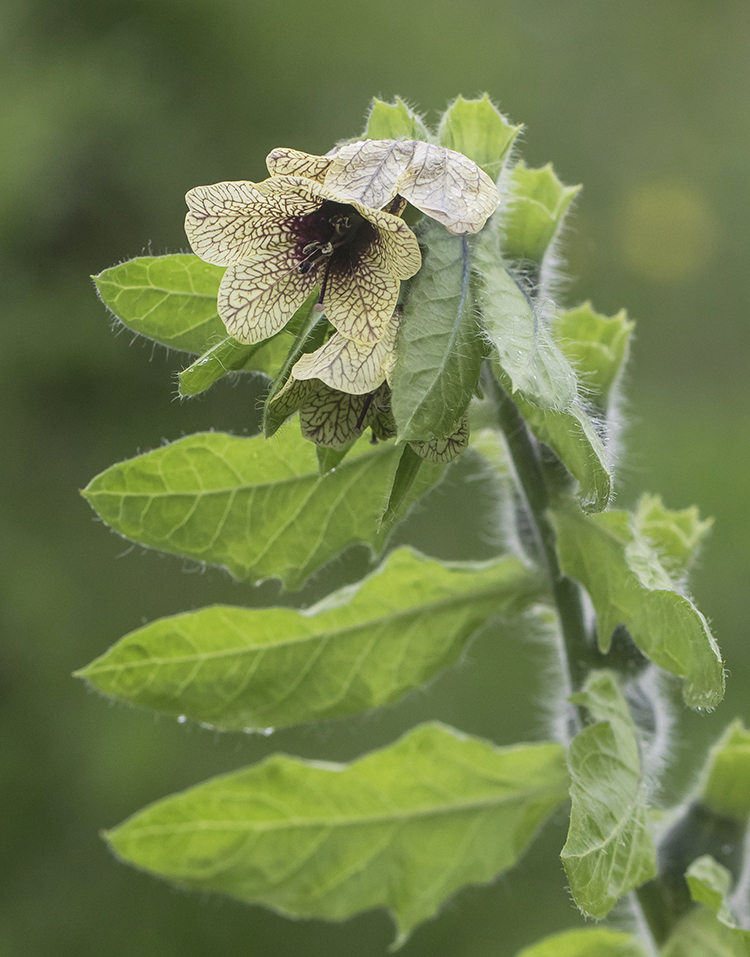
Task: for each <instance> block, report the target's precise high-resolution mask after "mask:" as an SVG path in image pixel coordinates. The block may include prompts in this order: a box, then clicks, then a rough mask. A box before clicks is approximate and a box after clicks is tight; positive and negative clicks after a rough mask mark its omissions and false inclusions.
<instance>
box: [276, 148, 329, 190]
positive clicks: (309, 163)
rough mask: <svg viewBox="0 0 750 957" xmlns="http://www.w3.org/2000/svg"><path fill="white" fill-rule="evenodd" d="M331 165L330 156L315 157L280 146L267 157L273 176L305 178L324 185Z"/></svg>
mask: <svg viewBox="0 0 750 957" xmlns="http://www.w3.org/2000/svg"><path fill="white" fill-rule="evenodd" d="M330 165H331V157H330V156H314V155H313V154H312V153H303V152H301V150H292V149H287V148H286V147H283V146H279V147H277V148H276V149H275V150H271V152H270V153H269V154H268V156H267V157H266V166H267V167H268V172H269V173H270V174H271V176H286V175H292V176H304V177H306V178H307V179H312V180H315V182H316V183H322V182H323V180H324V179H325V176H326V173H327V172H328V168H329V166H330Z"/></svg>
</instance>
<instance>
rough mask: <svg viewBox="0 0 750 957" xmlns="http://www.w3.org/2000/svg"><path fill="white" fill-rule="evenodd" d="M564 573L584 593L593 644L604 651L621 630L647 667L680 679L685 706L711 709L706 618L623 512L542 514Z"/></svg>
mask: <svg viewBox="0 0 750 957" xmlns="http://www.w3.org/2000/svg"><path fill="white" fill-rule="evenodd" d="M550 517H551V520H552V522H553V525H554V527H555V531H556V533H557V549H558V554H559V557H560V564H561V567H562V569H563V571H564V572H565V574H567V575H570V576H572V577H573V578H576V579H577V580H578V581H579V582H581V584H582V585H583V586H584V587H585V588H586V590H587V591H588V593H589V595H590V596H591V600H592V602H593V603H594V608H595V610H596V615H597V619H598V631H599V647H600V648H601V650H602V651H603V652H604V653H606V652H607V651H608V650H609V647H610V643H611V640H612V634H613V632H614V630H615V628H617V626H618V625H624V626H625V627H626V628H627V629H628V631H629V633H630V635H631V637H632V639H633V641H634V642H635V644H636V645H637V646H638V648H640V650H641V651H642V652H643V654H644V655H646V657H647V658H649V659H650V660H651V661H653V662H654V664H656V665H658V666H659V667H660V668H664V669H665V670H666V671H670V672H671V673H672V674H676V675H679V676H680V677H682V678H684V683H683V689H682V693H683V697H684V699H685V702H686V703H687V704H688V705H689V706H690V707H691V708H711V707H714V706H715V705H717V704H718V703H719V701H721V699H722V697H723V694H724V669H723V663H722V660H721V654H720V652H719V648H718V646H717V644H716V641H715V640H714V638H713V636H712V634H711V632H710V630H709V627H708V623H707V622H706V619H705V618H704V617H703V615H701V613H700V612H699V611H698V609H697V608H696V607H695V605H694V604H693V603H692V601H691V600H690V599H689V598H687V597H686V596H685V595H684V594H681V593H680V592H678V591H676V590H675V587H674V583H673V581H672V579H671V578H670V576H669V574H668V573H667V571H666V570H665V569H664V567H663V566H662V564H661V563H660V561H659V557H658V555H657V553H656V551H655V550H654V549H653V548H652V546H651V545H650V543H649V541H648V540H647V539H646V538H645V536H643V535H641V534H639V533H638V531H637V529H636V528H635V527H634V524H633V522H632V521H631V516H630V515H629V514H628V513H627V512H605V513H603V514H601V515H589V516H585V515H581V514H579V513H577V512H576V511H574V510H573V509H565V508H562V507H561V508H557V509H555V510H553V511H552V512H551V513H550Z"/></svg>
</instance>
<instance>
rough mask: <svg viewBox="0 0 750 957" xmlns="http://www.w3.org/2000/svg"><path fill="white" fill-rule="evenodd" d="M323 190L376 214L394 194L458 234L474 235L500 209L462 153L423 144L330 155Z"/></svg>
mask: <svg viewBox="0 0 750 957" xmlns="http://www.w3.org/2000/svg"><path fill="white" fill-rule="evenodd" d="M325 185H326V186H327V187H328V188H329V189H331V190H332V191H333V192H335V193H336V195H337V196H338V197H340V198H341V199H344V200H349V201H350V202H351V201H352V200H356V201H358V202H360V203H364V204H365V205H367V206H373V207H375V208H376V209H381V208H382V207H383V206H385V205H386V203H387V202H388V201H389V200H390V199H392V198H393V197H394V196H395V195H396V194H399V195H401V196H403V197H404V199H407V200H408V201H409V202H410V203H411V204H412V205H413V206H416V207H417V209H421V210H422V212H424V213H427V215H428V216H431V217H432V218H433V219H436V220H437V221H438V222H439V223H442V224H443V226H445V228H446V229H448V230H449V231H450V232H452V233H457V234H459V235H461V234H464V233H476V232H479V230H480V229H481V228H482V227H483V226H484V224H485V222H486V221H487V219H488V218H489V217H490V216H491V215H492V213H493V212H494V211H495V210H496V209H497V207H498V205H499V204H500V194H499V193H498V191H497V187H496V186H495V184H494V183H493V182H492V180H491V179H490V177H489V176H488V175H487V174H486V173H485V172H484V171H483V170H481V169H480V168H479V167H478V166H477V164H476V163H474V162H472V161H471V160H470V159H469V158H468V157H466V156H464V155H463V154H462V153H457V152H456V151H455V150H449V149H447V148H446V147H444V146H435V145H434V144H432V143H425V142H423V141H422V140H364V141H362V142H359V143H348V144H347V145H346V146H342V147H341V148H340V149H339V150H337V151H336V153H335V154H334V155H333V158H332V162H331V166H330V169H329V170H328V173H327V175H326V178H325Z"/></svg>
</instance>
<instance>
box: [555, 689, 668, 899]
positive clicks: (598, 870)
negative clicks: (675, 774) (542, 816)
mask: <svg viewBox="0 0 750 957" xmlns="http://www.w3.org/2000/svg"><path fill="white" fill-rule="evenodd" d="M570 700H571V701H572V702H573V703H574V704H578V705H583V707H585V708H586V709H587V710H588V712H589V714H590V715H591V718H592V720H593V721H594V722H595V724H592V725H590V726H589V727H586V728H584V729H583V731H581V732H579V733H578V734H577V735H576V736H575V738H574V739H573V741H572V743H571V745H570V751H569V754H568V765H569V768H570V775H571V778H572V784H571V791H570V794H571V799H572V802H573V806H572V809H571V812H570V829H569V831H568V839H567V841H566V842H565V847H564V848H563V849H562V853H561V854H560V857H561V858H562V862H563V865H564V867H565V873H566V874H567V875H568V880H569V881H570V888H571V891H572V892H573V898H574V900H575V902H576V904H578V906H579V907H580V908H581V910H582V911H583V912H584V913H585V914H587V915H588V916H589V917H606V915H607V914H608V913H609V912H610V910H611V909H612V908H613V907H614V905H615V904H616V902H617V901H618V900H619V898H620V897H622V896H623V895H625V894H627V893H628V892H629V891H631V890H632V889H633V888H634V887H638V886H639V885H640V884H643V883H645V881H647V880H649V879H650V878H652V877H654V875H655V874H656V849H655V847H654V840H653V836H652V834H651V829H650V826H649V823H648V818H647V811H646V806H645V794H644V782H643V772H642V770H641V766H640V757H639V753H638V740H637V737H636V729H635V725H634V724H633V719H632V718H631V717H630V712H629V711H628V706H627V703H626V701H625V699H624V698H623V696H622V694H621V693H620V690H619V687H618V685H617V678H616V676H615V675H614V674H613V673H612V672H609V671H592V672H591V674H590V675H589V677H588V679H587V681H586V684H585V686H584V689H583V691H581V692H579V693H577V694H574V695H571V697H570Z"/></svg>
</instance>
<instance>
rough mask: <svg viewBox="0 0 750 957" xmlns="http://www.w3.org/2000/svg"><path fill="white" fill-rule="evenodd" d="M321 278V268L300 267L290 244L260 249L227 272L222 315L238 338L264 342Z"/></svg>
mask: <svg viewBox="0 0 750 957" xmlns="http://www.w3.org/2000/svg"><path fill="white" fill-rule="evenodd" d="M319 281H320V277H319V276H318V270H312V271H311V272H309V273H304V274H303V273H301V272H300V271H299V260H298V259H297V257H296V256H295V253H294V248H293V247H291V246H290V247H288V248H286V249H282V250H265V251H262V252H259V253H258V254H257V255H256V256H255V257H254V258H253V260H251V261H249V262H242V263H236V264H235V265H233V266H230V267H229V269H227V271H226V272H225V273H224V276H223V278H222V280H221V285H220V286H219V296H218V309H219V315H220V316H221V319H222V321H223V322H224V325H225V326H226V327H227V332H228V333H229V335H230V336H234V337H235V339H237V340H238V341H239V342H247V343H252V342H262V341H263V339H268V338H270V337H271V336H272V335H274V334H275V333H277V332H278V331H279V330H280V329H282V328H283V327H284V326H285V325H286V323H287V322H288V321H289V319H291V317H292V316H293V315H294V313H295V312H296V310H297V309H298V308H299V307H300V306H301V305H302V303H303V302H304V301H305V299H307V297H308V296H309V295H310V293H311V292H312V290H313V288H314V287H315V286H316V285H317V284H318V282H319Z"/></svg>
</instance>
